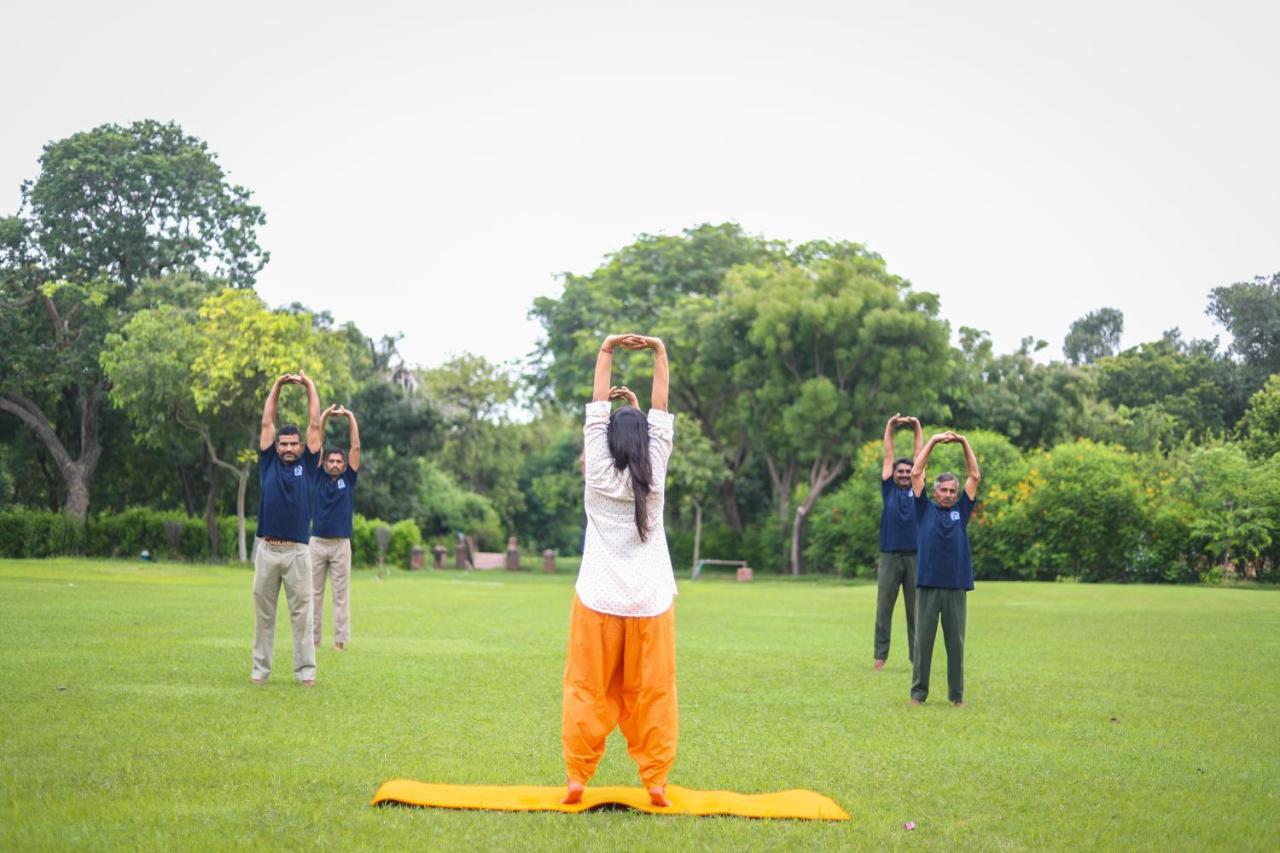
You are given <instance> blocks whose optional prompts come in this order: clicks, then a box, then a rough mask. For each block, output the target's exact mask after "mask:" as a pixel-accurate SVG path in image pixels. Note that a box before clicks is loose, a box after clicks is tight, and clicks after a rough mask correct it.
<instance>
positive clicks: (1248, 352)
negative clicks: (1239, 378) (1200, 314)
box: [1206, 272, 1280, 393]
mask: <svg viewBox="0 0 1280 853" xmlns="http://www.w3.org/2000/svg"><path fill="white" fill-rule="evenodd" d="M1206 313H1207V314H1208V315H1209V316H1211V317H1213V318H1214V319H1215V320H1217V321H1218V322H1219V323H1221V324H1222V325H1223V326H1224V327H1225V328H1226V329H1227V331H1229V332H1230V333H1231V338H1232V340H1231V346H1230V348H1229V352H1230V353H1231V354H1232V355H1235V356H1236V357H1238V358H1239V359H1240V360H1241V361H1242V362H1243V363H1244V365H1245V366H1246V367H1247V368H1248V371H1249V374H1250V382H1249V386H1248V393H1252V392H1253V391H1254V390H1256V389H1258V388H1260V387H1262V384H1263V382H1265V381H1266V378H1267V377H1268V376H1270V375H1271V374H1273V373H1280V272H1278V273H1275V274H1273V275H1272V276H1271V278H1270V279H1267V278H1266V277H1264V276H1257V277H1256V278H1254V280H1253V281H1241V282H1236V283H1235V284H1231V285H1227V286H1225V287H1215V288H1214V289H1213V290H1212V291H1210V293H1209V307H1208V309H1206Z"/></svg>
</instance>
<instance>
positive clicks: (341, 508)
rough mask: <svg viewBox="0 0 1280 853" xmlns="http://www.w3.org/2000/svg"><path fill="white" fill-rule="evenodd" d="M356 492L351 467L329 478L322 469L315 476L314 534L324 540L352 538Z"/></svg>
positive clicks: (354, 476)
mask: <svg viewBox="0 0 1280 853" xmlns="http://www.w3.org/2000/svg"><path fill="white" fill-rule="evenodd" d="M355 490H356V472H355V471H353V470H352V469H351V468H350V467H348V468H347V469H346V470H345V471H343V472H342V474H341V475H339V476H337V477H330V476H329V474H328V473H327V472H326V471H325V470H324V469H323V468H322V469H320V473H319V475H318V476H317V477H316V496H315V506H314V508H313V509H312V511H311V535H312V536H322V537H324V538H325V539H350V538H351V513H352V506H351V501H352V500H353V499H354V498H353V496H354V494H355Z"/></svg>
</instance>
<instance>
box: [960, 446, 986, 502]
mask: <svg viewBox="0 0 1280 853" xmlns="http://www.w3.org/2000/svg"><path fill="white" fill-rule="evenodd" d="M956 441H958V442H960V444H961V445H962V446H963V447H964V464H965V466H966V467H967V468H968V469H969V476H968V477H966V478H965V481H964V493H965V494H966V495H968V496H969V500H975V499H977V497H978V481H979V480H981V479H982V472H981V471H980V470H978V457H977V456H975V455H974V452H973V448H972V447H970V446H969V439H967V438H965V437H964V436H963V435H957V436H956Z"/></svg>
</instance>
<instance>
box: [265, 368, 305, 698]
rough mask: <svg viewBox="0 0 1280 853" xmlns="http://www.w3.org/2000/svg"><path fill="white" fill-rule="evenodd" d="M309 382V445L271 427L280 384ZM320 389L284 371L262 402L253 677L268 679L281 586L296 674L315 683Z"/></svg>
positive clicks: (289, 429)
mask: <svg viewBox="0 0 1280 853" xmlns="http://www.w3.org/2000/svg"><path fill="white" fill-rule="evenodd" d="M285 385H301V386H303V387H304V388H306V389H307V417H308V422H307V437H306V445H305V446H304V445H303V443H302V437H301V436H300V435H299V433H298V428H297V427H296V426H293V425H291V424H288V425H285V426H283V427H281V428H280V431H279V432H278V433H277V432H276V426H275V424H276V406H277V403H278V401H279V397H280V389H281V388H282V387H284V386H285ZM320 439H321V435H320V397H319V395H318V394H317V393H316V386H315V383H313V382H312V381H311V380H310V379H308V378H307V376H306V375H305V374H304V373H302V372H301V371H299V372H298V373H286V374H284V375H283V376H281V377H279V378H278V379H276V381H275V383H274V384H273V385H272V386H271V393H269V394H268V395H267V402H266V403H265V404H264V405H263V407H262V430H261V432H260V433H259V437H258V477H259V480H260V481H261V484H262V497H261V500H260V502H259V504H258V537H259V538H260V541H259V542H258V546H257V548H256V549H255V550H254V553H253V604H254V616H255V618H254V624H253V681H254V683H255V684H265V683H266V681H267V678H268V677H269V676H270V675H271V658H272V652H273V650H274V648H275V636H276V607H277V605H278V604H279V601H280V587H281V585H283V586H284V593H285V600H286V601H287V602H288V605H289V622H290V626H291V627H292V629H293V677H294V678H295V679H297V680H298V681H299V682H301V683H302V684H303V685H304V686H306V687H310V686H311V685H313V684H315V683H316V649H315V646H314V645H312V643H311V559H310V556H309V554H308V552H307V543H308V541H309V540H310V538H311V490H312V487H313V485H314V484H315V480H316V474H317V471H318V467H317V466H318V464H319V460H320Z"/></svg>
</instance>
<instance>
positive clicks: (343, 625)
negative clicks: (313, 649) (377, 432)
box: [311, 406, 360, 651]
mask: <svg viewBox="0 0 1280 853" xmlns="http://www.w3.org/2000/svg"><path fill="white" fill-rule="evenodd" d="M333 415H337V416H338V417H344V418H346V419H347V425H348V429H349V433H350V444H351V447H350V450H349V451H348V452H347V453H343V452H342V449H341V448H338V447H330V448H329V449H328V450H326V451H325V454H324V461H323V462H321V465H322V466H323V468H324V471H323V472H321V474H320V476H319V477H318V478H317V479H316V490H315V506H314V511H313V513H312V517H311V578H312V588H311V600H312V604H313V606H314V608H315V611H314V613H313V615H312V627H313V630H314V632H315V634H314V639H315V645H316V646H319V645H320V634H321V629H322V628H323V627H324V618H323V617H324V579H325V574H326V573H327V574H328V575H329V577H331V578H332V579H333V647H334V648H335V649H337V650H338V651H342V650H343V649H345V648H346V646H347V643H349V642H350V641H351V599H350V586H351V516H352V513H353V511H354V509H353V506H352V502H353V501H354V499H355V491H356V473H357V472H358V471H359V469H360V427H359V425H358V424H357V423H356V416H355V415H354V414H352V412H351V410H350V409H348V408H346V407H345V406H330V407H329V408H327V409H325V410H324V415H323V416H322V417H321V418H320V434H321V435H322V436H323V435H324V434H325V432H324V430H325V427H326V426H328V424H329V418H330V417H331V416H333Z"/></svg>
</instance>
